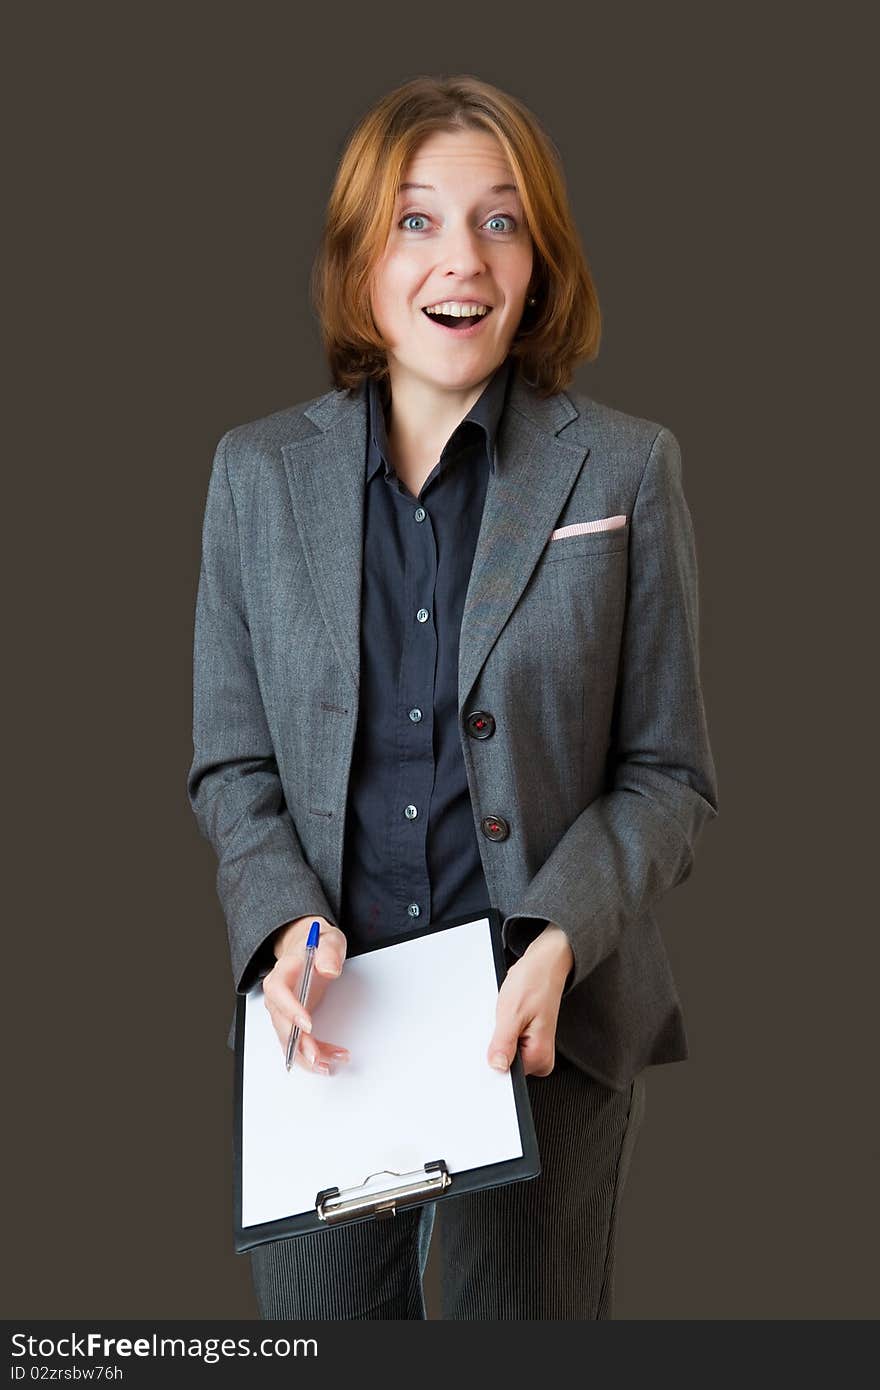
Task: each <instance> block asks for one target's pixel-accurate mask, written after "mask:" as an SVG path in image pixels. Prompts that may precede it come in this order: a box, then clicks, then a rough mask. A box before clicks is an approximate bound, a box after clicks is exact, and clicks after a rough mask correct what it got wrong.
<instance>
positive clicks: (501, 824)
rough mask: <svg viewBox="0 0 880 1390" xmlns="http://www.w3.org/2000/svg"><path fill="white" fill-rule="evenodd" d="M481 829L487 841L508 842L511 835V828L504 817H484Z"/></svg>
mask: <svg viewBox="0 0 880 1390" xmlns="http://www.w3.org/2000/svg"><path fill="white" fill-rule="evenodd" d="M480 829H481V830H482V832H483V834H484V835H485V836H486V839H487V840H506V839H507V837H508V835H509V834H510V826H509V825H508V824H507V821H506V820H505V819H504V818H503V816H484V817H483V819H482V820H481V821H480Z"/></svg>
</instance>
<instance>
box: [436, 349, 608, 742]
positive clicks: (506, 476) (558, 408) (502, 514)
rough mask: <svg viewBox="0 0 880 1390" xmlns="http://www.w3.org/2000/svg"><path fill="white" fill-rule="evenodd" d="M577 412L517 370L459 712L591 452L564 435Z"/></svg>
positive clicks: (463, 657) (469, 620)
mask: <svg viewBox="0 0 880 1390" xmlns="http://www.w3.org/2000/svg"><path fill="white" fill-rule="evenodd" d="M577 415H578V411H577V409H576V407H575V406H574V404H573V403H572V401H571V400H570V399H569V397H568V396H567V395H566V394H565V392H560V393H559V394H557V395H555V396H547V397H541V396H539V395H538V393H537V391H535V390H534V389H533V388H531V387H529V386H527V385H526V383H525V382H524V381H523V380H522V378H521V376H520V373H519V371H516V372H515V374H514V377H513V380H512V382H511V386H510V395H509V399H508V402H507V407H506V409H505V412H504V416H503V419H502V423H501V430H500V432H499V436H498V465H497V467H496V469H495V472H494V473H490V474H489V486H488V488H487V490H486V502H485V506H484V508H483V520H482V524H481V526H480V533H479V536H478V537H477V547H476V550H475V552H474V561H473V565H472V568H471V577H470V583H469V585H468V590H467V595H466V597H465V602H464V612H463V614H462V620H461V631H460V635H459V650H458V700H459V715H461V714H463V712H464V707H465V704H466V702H467V700H468V697H469V695H470V692H471V690H472V688H473V686H474V684H475V682H476V680H477V677H478V676H479V674H480V671H481V669H482V667H483V664H484V662H485V661H486V658H487V656H488V655H489V652H490V651H491V650H492V647H493V646H494V644H495V642H496V640H497V638H498V635H499V633H500V632H501V629H502V628H503V627H504V624H505V623H506V622H507V620H508V618H509V617H510V615H511V613H512V612H513V609H514V607H515V606H516V604H517V602H518V600H519V597H520V595H521V593H522V591H523V589H524V588H525V587H526V585H527V584H528V582H529V579H530V578H531V574H532V571H533V569H534V568H535V565H536V564H537V562H538V558H539V556H540V554H541V552H542V551H543V549H544V546H545V545H546V543H547V539H548V537H549V535H550V532H551V531H552V530H553V527H554V526H555V524H556V521H557V518H558V517H559V514H560V512H561V511H562V509H563V507H564V506H565V503H566V500H567V498H568V495H569V493H570V492H571V490H572V488H573V487H574V484H575V480H576V478H577V476H578V474H579V472H580V470H581V468H582V467H583V464H584V460H585V459H586V458H587V456H588V454H589V452H590V451H589V449H588V448H587V447H586V446H585V445H583V444H574V443H572V444H567V443H565V442H564V441H563V440H561V439H558V438H557V437H556V436H557V433H558V431H559V430H561V429H562V427H563V425H567V424H568V423H569V421H571V420H574V419H575V418H576V416H577Z"/></svg>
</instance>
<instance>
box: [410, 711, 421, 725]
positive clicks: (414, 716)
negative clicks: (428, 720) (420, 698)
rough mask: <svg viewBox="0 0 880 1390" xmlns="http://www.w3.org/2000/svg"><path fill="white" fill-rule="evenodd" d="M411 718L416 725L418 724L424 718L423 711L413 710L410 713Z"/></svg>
mask: <svg viewBox="0 0 880 1390" xmlns="http://www.w3.org/2000/svg"><path fill="white" fill-rule="evenodd" d="M409 717H410V719H411V720H412V722H413V723H414V724H418V722H419V720H420V719H421V717H422V711H421V710H420V709H411V710H410V712H409Z"/></svg>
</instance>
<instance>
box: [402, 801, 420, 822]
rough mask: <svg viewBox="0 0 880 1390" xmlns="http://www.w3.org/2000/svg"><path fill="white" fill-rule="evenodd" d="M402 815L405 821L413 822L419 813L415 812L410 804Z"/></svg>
mask: <svg viewBox="0 0 880 1390" xmlns="http://www.w3.org/2000/svg"><path fill="white" fill-rule="evenodd" d="M403 814H404V815H405V816H406V818H407V820H415V818H416V816H417V815H418V814H419V813H418V811H417V810H416V808H415V806H413V805H412V803H410V805H409V806H407V807H406V809H405V811H404V813H403Z"/></svg>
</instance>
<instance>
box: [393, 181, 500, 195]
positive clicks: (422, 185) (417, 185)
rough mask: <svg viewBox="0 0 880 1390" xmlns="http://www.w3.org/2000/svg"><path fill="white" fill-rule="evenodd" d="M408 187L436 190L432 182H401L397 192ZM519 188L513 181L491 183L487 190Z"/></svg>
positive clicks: (493, 191)
mask: <svg viewBox="0 0 880 1390" xmlns="http://www.w3.org/2000/svg"><path fill="white" fill-rule="evenodd" d="M408 188H427V189H428V190H429V191H430V192H431V193H436V192H437V190H436V188H435V187H434V185H433V184H432V183H402V184H401V185H400V186H399V188H398V190H397V191H398V193H405V192H406V190H407V189H408ZM518 191H519V190H518V189H517V186H516V184H515V183H493V184H492V187H491V188H490V189H489V190H488V192H489V193H517V192H518Z"/></svg>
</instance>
